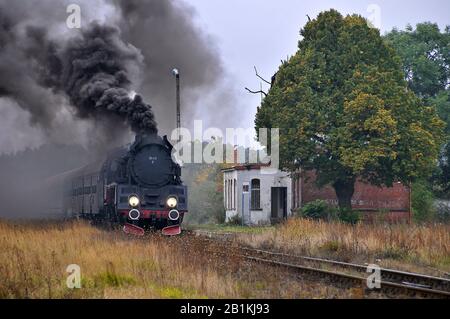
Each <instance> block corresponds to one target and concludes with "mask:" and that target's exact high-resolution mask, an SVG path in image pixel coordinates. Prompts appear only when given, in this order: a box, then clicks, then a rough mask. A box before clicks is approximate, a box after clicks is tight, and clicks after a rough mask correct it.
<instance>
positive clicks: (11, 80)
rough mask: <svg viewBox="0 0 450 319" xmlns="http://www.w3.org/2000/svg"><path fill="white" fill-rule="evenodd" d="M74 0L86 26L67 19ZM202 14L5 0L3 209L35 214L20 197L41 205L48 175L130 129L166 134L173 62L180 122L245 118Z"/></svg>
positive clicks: (113, 3)
mask: <svg viewBox="0 0 450 319" xmlns="http://www.w3.org/2000/svg"><path fill="white" fill-rule="evenodd" d="M72 3H76V4H78V5H80V7H81V14H82V27H81V29H80V30H77V29H69V28H68V27H67V25H66V20H67V17H68V13H67V12H66V9H67V6H68V5H69V4H72ZM195 19H196V16H195V12H194V11H193V9H192V8H190V7H189V6H187V5H186V4H184V3H183V2H182V0H179V1H175V0H76V1H73V0H60V1H54V0H27V1H12V0H0V164H1V165H0V175H1V176H2V179H1V181H0V199H1V202H2V207H3V208H4V210H3V211H0V218H1V217H4V216H8V217H11V216H15V217H20V216H22V217H23V216H27V217H29V214H30V213H31V214H32V215H33V214H36V210H35V209H34V210H33V212H31V210H30V209H28V208H23V207H35V205H36V201H35V198H34V197H33V196H34V195H35V190H36V189H38V188H40V187H41V183H42V180H44V179H46V178H48V177H50V176H54V175H57V174H59V173H62V172H64V171H67V170H70V169H74V168H78V167H80V166H82V165H84V164H86V163H88V162H91V161H92V160H94V159H98V158H99V157H100V156H101V155H104V154H105V152H107V151H108V150H109V149H112V148H114V147H116V146H120V145H124V144H126V143H129V142H131V141H132V139H133V137H132V135H133V132H142V131H147V132H153V133H154V132H157V131H159V134H169V133H170V132H171V131H172V130H173V129H174V128H175V124H176V117H175V79H174V77H173V75H172V74H171V70H172V69H173V68H177V69H179V70H180V72H181V84H182V125H183V126H186V127H190V126H191V123H192V122H193V120H194V119H203V120H204V121H205V122H206V123H205V125H211V126H216V127H220V128H225V127H227V126H236V125H238V124H237V123H236V122H237V118H236V117H235V114H237V112H235V107H236V105H237V103H236V100H235V99H234V90H235V89H234V87H233V86H232V85H230V84H229V83H230V82H231V81H230V80H229V78H228V76H227V73H226V71H225V70H224V68H223V65H222V61H221V57H220V54H219V52H218V49H217V47H216V45H215V41H214V40H213V39H212V38H211V37H209V36H208V35H207V34H205V33H204V32H203V31H202V30H200V29H199V28H198V27H197V26H196V24H195ZM134 92H138V93H139V94H136V93H134ZM150 104H151V105H152V107H153V108H152V107H151V106H150ZM153 112H154V113H153ZM156 122H158V125H156ZM73 144H78V145H82V146H83V147H82V148H80V147H78V148H77V147H75V148H74V147H73ZM61 145H66V146H61ZM67 145H69V146H67ZM64 147H68V148H64ZM5 154H6V155H5ZM24 194H27V195H26V196H24ZM18 203H20V204H21V205H18ZM19 206H20V207H19ZM5 208H7V209H5ZM24 212H26V213H27V214H25V215H24V214H23V213H24Z"/></svg>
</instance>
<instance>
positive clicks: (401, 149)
mask: <svg viewBox="0 0 450 319" xmlns="http://www.w3.org/2000/svg"><path fill="white" fill-rule="evenodd" d="M301 35H302V37H303V38H302V40H301V41H300V42H299V44H298V48H299V49H298V52H297V53H296V54H295V55H294V56H293V57H291V58H290V59H289V60H288V61H286V62H285V63H283V64H282V65H281V67H280V69H279V71H278V73H277V76H276V79H275V81H274V83H273V84H272V87H271V89H270V91H269V93H268V95H267V97H266V98H265V99H264V101H263V103H262V105H261V107H260V108H258V111H257V115H256V120H255V124H256V129H257V130H258V129H259V128H261V127H266V128H279V129H280V164H281V166H282V168H283V169H285V170H288V171H296V170H297V169H299V168H301V169H303V170H315V171H316V173H317V177H318V178H317V181H318V183H319V185H325V184H331V185H332V186H333V187H334V189H335V191H336V195H337V197H338V201H339V206H340V207H342V208H350V207H351V198H352V196H353V193H354V184H355V181H356V179H357V178H362V179H364V180H366V181H368V182H371V183H373V184H375V185H380V186H381V185H388V186H390V185H392V184H393V183H394V182H396V181H402V182H404V183H409V182H410V181H411V180H414V179H415V178H418V177H419V176H420V174H423V173H424V172H426V171H428V170H429V169H430V168H431V167H432V166H433V164H434V162H435V159H436V158H437V153H438V150H439V146H440V138H441V135H442V127H443V123H442V121H441V120H440V119H439V118H438V117H437V116H436V113H435V109H434V108H433V107H427V106H423V105H422V102H421V100H420V99H419V98H417V97H416V96H415V94H414V93H413V92H411V91H410V90H409V89H408V88H407V84H406V82H405V80H404V78H403V71H402V68H401V62H400V60H399V58H398V57H397V56H396V54H395V52H394V50H393V49H392V48H391V47H390V46H388V45H386V43H385V42H384V41H383V39H382V38H381V36H380V34H379V31H378V30H376V29H373V28H370V27H369V26H368V24H367V21H366V20H365V19H364V18H362V17H361V16H356V15H353V16H347V17H343V16H342V15H341V14H340V13H339V12H337V11H335V10H330V11H326V12H323V13H321V14H319V16H318V17H317V19H315V20H312V21H310V22H309V23H307V24H306V26H305V27H304V29H303V30H302V31H301Z"/></svg>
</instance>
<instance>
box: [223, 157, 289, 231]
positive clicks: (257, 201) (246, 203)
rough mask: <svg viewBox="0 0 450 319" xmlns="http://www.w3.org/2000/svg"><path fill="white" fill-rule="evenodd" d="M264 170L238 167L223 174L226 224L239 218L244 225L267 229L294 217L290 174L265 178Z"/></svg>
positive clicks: (281, 173)
mask: <svg viewBox="0 0 450 319" xmlns="http://www.w3.org/2000/svg"><path fill="white" fill-rule="evenodd" d="M261 167H262V165H259V164H258V165H238V166H234V167H232V168H229V169H224V170H223V186H224V187H223V189H224V205H225V210H226V221H229V220H230V219H231V218H233V217H234V216H236V215H238V216H239V217H240V218H241V219H242V222H243V224H245V225H264V224H271V223H273V222H276V221H278V220H281V219H284V218H287V217H289V216H290V215H291V214H292V212H291V197H292V196H291V190H292V187H291V183H292V182H291V178H290V177H289V174H288V173H284V172H281V171H278V172H277V173H275V174H264V173H262V172H261Z"/></svg>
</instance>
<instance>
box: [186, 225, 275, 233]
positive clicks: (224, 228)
mask: <svg viewBox="0 0 450 319" xmlns="http://www.w3.org/2000/svg"><path fill="white" fill-rule="evenodd" d="M187 229H199V230H206V231H214V232H218V233H245V234H261V233H264V232H266V231H268V230H274V229H275V227H274V226H262V227H248V226H239V225H227V224H201V225H188V226H187Z"/></svg>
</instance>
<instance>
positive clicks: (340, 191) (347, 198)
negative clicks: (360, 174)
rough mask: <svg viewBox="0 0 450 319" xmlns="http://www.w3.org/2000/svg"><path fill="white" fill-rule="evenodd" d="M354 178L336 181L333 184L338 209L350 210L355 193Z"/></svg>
mask: <svg viewBox="0 0 450 319" xmlns="http://www.w3.org/2000/svg"><path fill="white" fill-rule="evenodd" d="M355 181H356V179H355V178H349V179H345V180H337V181H336V182H334V184H333V188H334V191H335V192H336V196H337V198H338V205H339V208H340V209H352V197H353V194H354V192H355Z"/></svg>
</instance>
